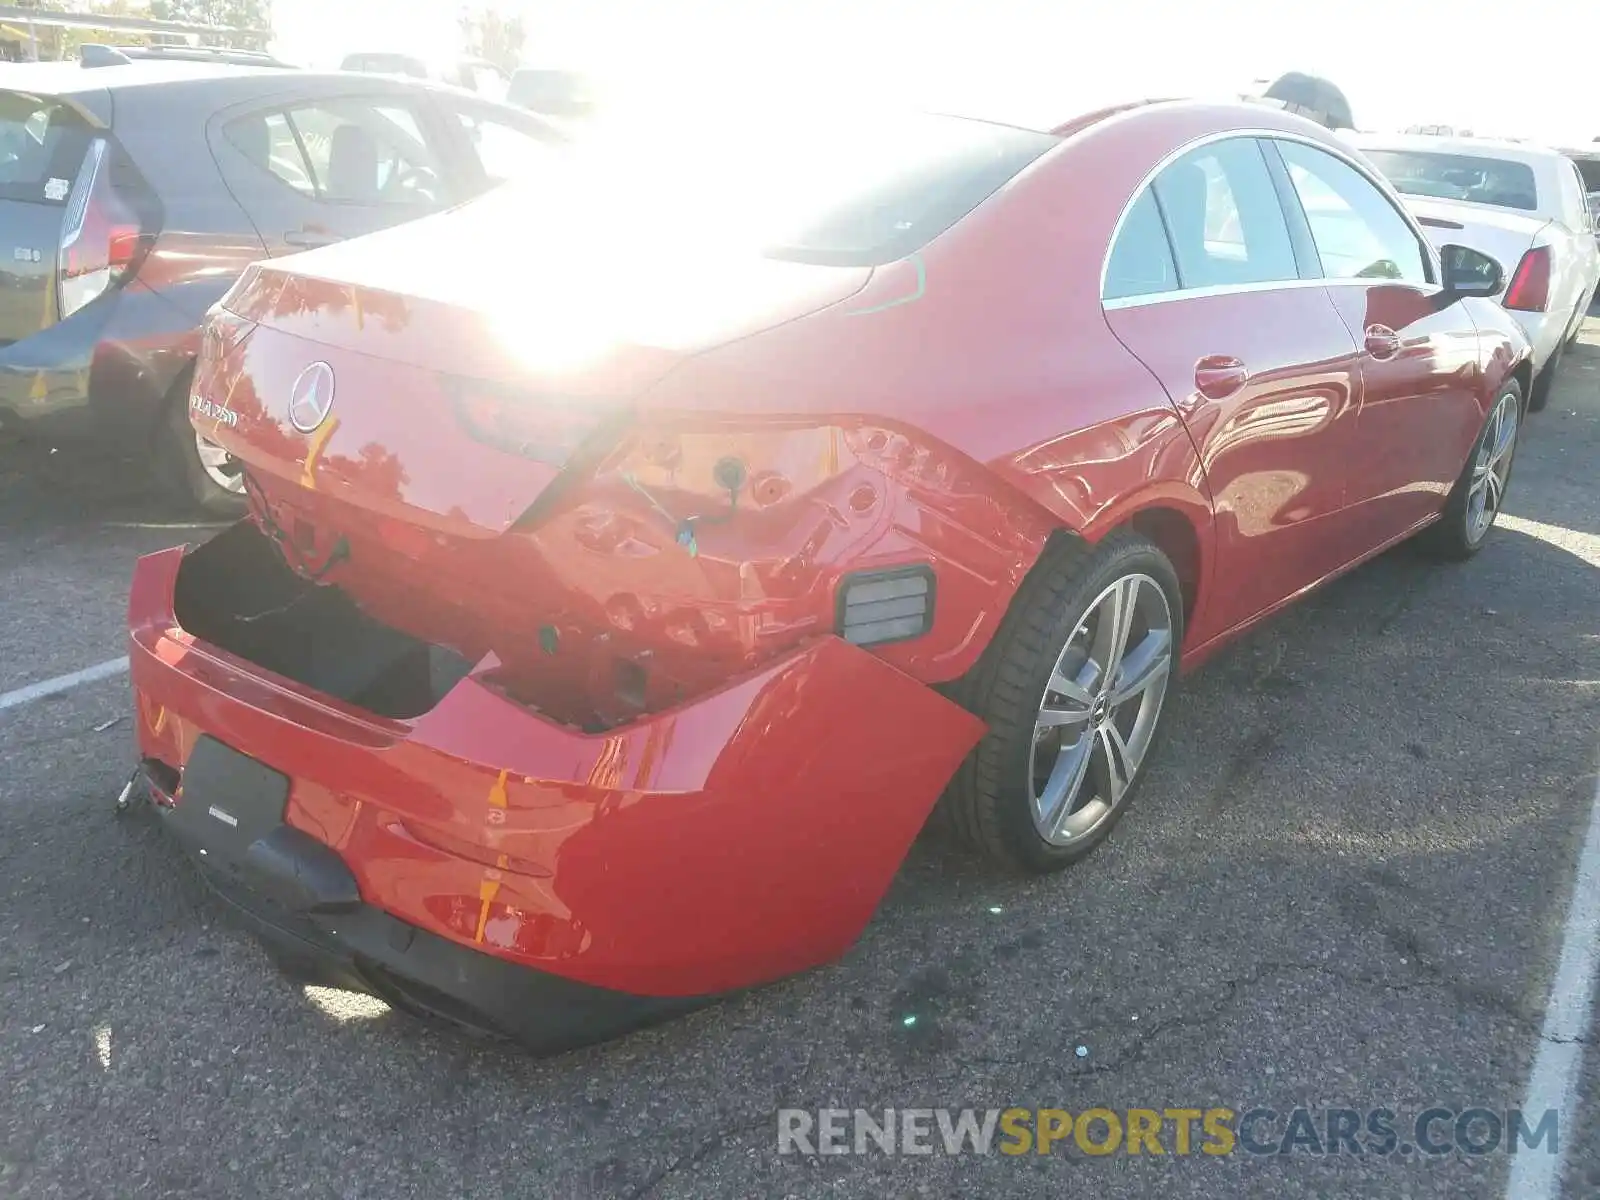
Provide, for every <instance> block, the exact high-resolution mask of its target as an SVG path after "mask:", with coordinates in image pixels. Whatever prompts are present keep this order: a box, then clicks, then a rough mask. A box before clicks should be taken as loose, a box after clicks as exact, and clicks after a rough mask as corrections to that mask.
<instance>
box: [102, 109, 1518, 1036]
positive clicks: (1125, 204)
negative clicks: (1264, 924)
mask: <svg viewBox="0 0 1600 1200" xmlns="http://www.w3.org/2000/svg"><path fill="white" fill-rule="evenodd" d="M701 132H704V131H701ZM1501 276H1502V272H1501V268H1500V266H1499V264H1496V263H1494V262H1492V261H1491V260H1489V259H1486V258H1484V257H1482V256H1481V255H1477V254H1474V253H1473V252H1471V251H1468V250H1462V249H1458V248H1455V247H1446V248H1445V250H1444V251H1443V252H1442V253H1436V252H1435V251H1434V250H1433V249H1431V248H1430V246H1429V242H1428V239H1427V238H1426V237H1425V236H1424V235H1423V232H1422V231H1421V230H1420V229H1419V228H1418V227H1417V225H1416V224H1415V222H1414V221H1413V220H1412V219H1411V218H1410V217H1409V216H1407V215H1406V211H1405V210H1404V209H1403V208H1402V207H1401V205H1400V204H1399V203H1398V202H1397V201H1396V198H1395V195H1394V193H1393V192H1392V191H1391V190H1390V189H1389V187H1388V186H1387V185H1386V184H1385V183H1384V182H1383V181H1382V179H1381V178H1380V177H1379V176H1378V175H1377V174H1376V173H1375V172H1374V171H1373V170H1372V169H1371V168H1370V167H1369V166H1368V165H1367V164H1366V163H1365V162H1364V161H1363V160H1362V159H1361V158H1360V157H1359V156H1358V155H1356V154H1355V153H1353V152H1352V151H1350V150H1349V149H1347V148H1346V147H1345V146H1344V145H1343V144H1342V143H1341V142H1339V141H1338V140H1337V139H1336V138H1335V137H1333V136H1331V135H1330V134H1329V133H1328V132H1327V131H1325V130H1323V129H1321V128H1320V127H1318V126H1316V125H1314V124H1311V123H1310V122H1308V121H1305V120H1302V119H1300V118H1298V117H1294V116H1292V115H1289V114H1285V113H1281V112H1276V111H1272V110H1270V109H1267V108H1260V107H1235V106H1215V105H1206V104H1199V103H1189V102H1184V103H1178V102H1172V103H1166V102H1163V103H1152V104H1148V105H1140V106H1135V107H1131V108H1124V109H1119V110H1112V111H1105V112H1101V113H1097V114H1094V115H1092V116H1089V117H1085V118H1082V119H1079V120H1076V121H1074V122H1072V123H1071V124H1070V125H1066V126H1063V127H1061V128H1058V129H1055V130H1053V131H1045V130H1033V129H1022V128H1016V127H1012V126H1004V125H996V124H989V123H984V122H979V121H973V120H966V119H960V118H956V117H946V116H916V117H905V118H899V117H884V118H878V117H868V116H857V117H856V118H855V119H853V120H852V121H850V122H848V123H847V124H845V125H842V126H838V127H833V126H829V127H826V128H823V127H821V126H817V125H813V126H806V127H798V128H796V129H785V128H781V127H779V128H773V129H765V128H762V129H759V130H757V131H756V132H754V133H752V134H750V135H748V136H740V137H734V136H731V135H730V136H729V137H727V138H724V139H722V140H721V141H719V140H718V139H717V138H715V137H710V136H704V137H699V138H697V139H696V141H695V144H694V145H693V146H690V145H688V144H687V143H682V144H680V143H678V142H675V141H671V140H667V139H660V140H652V139H641V144H640V145H639V146H638V147H636V148H634V149H633V150H631V151H629V152H628V153H621V152H620V150H618V149H617V148H608V149H606V150H605V151H604V152H600V151H596V152H594V153H593V154H591V155H588V156H585V154H584V153H581V152H577V153H575V154H574V156H573V158H572V160H571V161H570V162H563V163H559V164H558V163H552V165H551V168H550V170H549V172H548V173H547V175H546V176H545V177H544V178H541V179H539V180H537V181H530V182H529V183H527V184H525V185H522V186H513V187H510V188H507V189H504V190H501V191H499V192H496V193H494V194H492V195H491V196H489V197H486V198H484V199H481V200H478V201H474V202H472V203H469V204H467V205H465V206H463V207H460V208H458V209H455V210H453V211H451V212H449V213H446V214H442V215H440V216H437V217H431V218H427V219H425V220H422V221H419V222H417V223H414V224H412V225H409V226H406V227H403V228H400V229H396V230H391V231H389V232H386V233H381V234H377V235H374V236H371V237H368V238H364V239H360V240H357V241H354V242H350V243H347V244H344V245H340V246H337V247H332V248H328V249H323V250H317V251H313V252H311V253H307V254H304V255H300V256H296V257H293V258H288V259H279V260H275V261H273V262H271V263H267V264H262V265H259V266H257V267H254V268H252V269H251V270H250V271H249V273H248V274H247V275H246V276H245V277H244V278H243V279H242V280H241V281H240V282H239V283H238V285H237V286H236V287H234V288H233V290H232V291H231V292H230V293H229V295H228V296H227V297H226V298H225V299H224V300H223V302H222V303H221V304H220V305H219V307H218V308H217V309H216V310H215V311H214V313H213V316H212V319H211V320H210V322H209V325H208V328H207V331H206V336H205V344H204V350H203V353H202V359H201V363H200V367H199V370H198V373H197V377H196V380H195V385H194V391H193V396H192V399H191V415H192V418H193V420H194V422H195V424H196V426H197V428H198V429H199V430H200V431H201V432H202V433H204V434H205V436H207V437H208V438H212V439H214V440H215V441H216V442H218V443H219V444H221V445H222V446H224V447H225V448H226V449H227V450H228V451H229V452H230V453H231V454H233V455H234V456H236V457H237V459H238V460H239V461H240V462H241V463H242V464H244V477H245V479H246V481H247V484H248V491H249V495H250V501H251V516H250V517H249V518H248V519H247V520H244V521H241V522H240V523H239V524H237V525H235V526H233V527H232V528H230V529H228V530H226V531H225V532H223V533H221V534H219V535H218V536H217V537H215V538H214V539H212V540H211V541H209V542H207V543H205V544H204V545H201V546H199V547H198V548H195V549H186V548H177V549H173V550H170V551H167V552H165V553H161V554H156V555H153V556H150V557H148V558H145V559H143V560H141V562H140V563H139V566H138V569H137V573H136V575H135V578H134V581H133V590H132V598H131V601H130V611H129V625H130V643H131V660H132V675H133V684H134V691H135V699H136V705H137V724H138V737H139V743H140V747H141V752H142V755H143V760H142V764H141V770H142V772H143V774H144V775H145V777H146V778H147V779H148V782H149V785H150V790H151V792H152V794H153V798H154V800H155V801H156V806H157V809H158V811H159V812H160V813H161V814H162V816H163V819H164V821H165V823H166V824H167V825H168V826H169V827H170V829H171V830H172V831H173V833H174V834H175V835H177V836H178V837H179V838H180V840H181V841H182V842H183V843H184V844H185V845H186V846H187V847H188V848H189V849H190V850H191V851H193V852H194V854H195V855H196V857H197V860H198V861H199V862H200V863H201V865H202V867H203V868H204V871H205V873H206V875H207V877H208V878H209V879H210V880H211V881H212V882H213V883H214V884H215V886H216V887H217V889H218V890H219V891H220V892H221V893H222V894H223V895H224V896H225V897H227V898H228V899H230V900H231V901H232V902H233V903H234V905H236V906H237V908H239V909H240V910H242V911H243V912H244V913H245V914H247V915H248V916H249V917H250V918H251V919H252V921H253V922H254V924H255V925H256V927H257V928H258V929H259V931H260V932H261V933H262V934H263V936H264V937H265V938H266V940H267V941H268V942H269V944H271V945H273V946H275V947H276V948H277V949H278V951H279V953H280V955H281V956H282V958H283V960H284V961H285V963H286V964H288V965H290V966H292V967H293V968H294V969H295V970H297V971H300V972H302V973H303V974H305V975H306V976H307V977H312V978H317V979H321V980H323V981H327V982H334V983H338V984H342V985H344V986H349V987H356V988H362V989H366V990H369V991H372V992H374V993H376V994H378V995H380V996H382V997H384V998H386V999H388V1000H389V1001H390V1002H391V1003H394V1004H396V1005H398V1006H401V1007H404V1008H408V1009H411V1010H415V1011H423V1012H428V1013H434V1014H442V1015H444V1016H447V1017H449V1018H451V1019H453V1020H456V1021H459V1022H463V1023H466V1024H468V1025H472V1026H475V1027H478V1028H480V1029H485V1030H490V1031H497V1032H501V1033H506V1034H510V1035H513V1036H516V1037H518V1038H521V1039H523V1040H525V1041H527V1042H528V1043H530V1044H532V1045H534V1046H536V1047H539V1048H542V1049H546V1050H554V1049H559V1048H562V1047H566V1046H570V1045H574V1044H577V1043H580V1042H583V1041H588V1040H593V1039H595V1038H599V1037H604V1036H608V1035H610V1034H613V1033H616V1032H619V1031H621V1030H624V1029H627V1028H630V1027H632V1026H635V1025H638V1024H642V1023H644V1022H646V1021H649V1020H652V1019H656V1018H658V1017H660V1016H663V1015H665V1014H668V1013H671V1012H674V1011H677V1010H679V1009H682V1008H685V1007H688V1006H690V1005H693V1004H696V1003H699V1002H702V1001H704V1000H706V999H707V998H709V997H712V996H715V995H717V994H720V993H725V992H727V991H730V990H733V989H739V988H744V987H748V986H751V985H755V984H760V983H763V982H765V981H768V980H772V979H774V978H777V977H780V976H783V975H786V974H788V973H791V972H795V971H799V970H802V969H805V968H808V967H812V966H815V965H817V964H819V963H823V962H825V961H827V960H829V959H831V958H833V957H835V956H837V955H839V954H840V953H841V952H843V951H844V950H845V949H846V948H847V947H848V946H849V945H850V944H851V943H852V941H853V940H854V939H855V938H856V937H857V936H858V935H859V933H860V931H861V929H862V927H863V925H864V924H865V923H866V921H867V920H868V919H869V918H870V916H871V914H872V912H873V910H874V907H875V906H876V905H877V903H878V901H879V899H880V898H881V897H882V895H883V893H884V890H885V888H886V887H887V885H888V883H889V881H890V879H891V877H892V876H893V875H894V873H895V871H896V869H897V867H898V866H899V864H900V862H901V859H902V857H903V855H904V854H905V852H906V849H907V847H908V846H909V844H910V843H911V841H912V839H913V838H914V837H915V836H916V835H917V833H918V830H919V829H921V828H922V826H923V824H924V822H925V821H926V819H927V817H928V816H929V813H930V810H932V809H933V807H934V805H935V803H936V802H939V803H941V804H942V805H943V806H944V808H945V809H946V810H947V811H948V815H949V818H950V823H951V824H952V826H953V827H954V828H955V829H957V830H959V831H960V833H961V834H962V835H964V836H965V837H966V838H968V839H970V841H971V842H972V843H974V844H975V845H976V846H977V847H978V848H979V849H981V850H982V851H984V852H985V853H987V854H989V855H991V856H993V857H995V858H997V859H999V860H1001V861H1003V862H1005V863H1008V864H1012V865H1014V866H1016V867H1020V868H1023V869H1027V870H1035V871H1045V870H1051V869H1054V868H1057V867H1060V866H1062V865H1064V864H1066V863H1070V862H1072V861H1073V860H1075V859H1078V858H1081V857H1082V856H1083V855H1085V854H1087V853H1088V852H1089V851H1091V850H1092V849H1093V848H1094V847H1095V846H1096V845H1097V844H1098V843H1099V842H1101V841H1102V840H1103V839H1104V838H1105V837H1106V835H1107V834H1108V833H1109V831H1110V830H1111V828H1112V826H1113V825H1114V824H1115V823H1116V822H1117V820H1118V819H1119V818H1120V817H1121V816H1122V814H1123V813H1124V812H1125V811H1126V810H1127V807H1128V804H1129V802H1130V800H1131V798H1132V796H1133V793H1134V790H1135V789H1136V788H1137V786H1138V784H1139V782H1140V777H1141V775H1142V774H1143V772H1144V768H1145V766H1146V764H1147V763H1148V761H1149V759H1150V755H1151V753H1152V747H1153V745H1154V743H1155V738H1156V736H1157V734H1158V732H1159V730H1160V724H1161V717H1162V711H1163V701H1164V700H1165V698H1166V696H1167V694H1168V692H1169V689H1170V688H1171V686H1172V683H1173V680H1174V678H1175V677H1176V675H1177V673H1178V668H1179V665H1180V662H1181V663H1182V664H1183V665H1184V666H1192V665H1194V664H1196V663H1198V662H1199V661H1200V660H1202V659H1203V658H1204V657H1205V656H1206V655H1208V654H1209V653H1211V652H1212V651H1214V650H1215V649H1216V648H1217V647H1218V646H1220V645H1222V644H1223V643H1224V642H1226V641H1227V640H1228V639H1230V638H1232V637H1234V636H1236V635H1238V634H1239V633H1240V632H1241V631H1243V630H1245V629H1247V628H1249V627H1250V626H1251V625H1253V624H1255V623H1256V622H1258V621H1260V620H1261V619H1263V618H1264V617H1266V616H1268V615H1270V614H1271V613H1273V612H1274V611H1276V610H1277V609H1279V608H1281V607H1282V606H1283V605H1285V604H1286V603H1288V602H1289V601H1291V600H1293V599H1294V598H1296V597H1298V596H1301V595H1303V594H1305V593H1306V592H1307V591H1308V590H1309V589H1311V588H1313V587H1315V586H1317V585H1318V584H1320V583H1322V582H1324V581H1326V580H1328V579H1330V578H1332V577H1333V576H1336V575H1338V574H1339V573H1340V572H1342V571H1345V570H1348V569H1349V568H1351V567H1353V566H1355V565H1356V564H1358V563H1360V562H1361V561H1362V560H1364V559H1366V558H1369V557H1371V556H1372V555H1374V554H1377V553H1378V552H1379V551H1381V550H1383V549H1384V548H1385V547H1388V546H1391V545H1394V544H1395V543H1396V542H1399V541H1401V540H1402V539H1405V538H1409V537H1412V536H1413V535H1422V536H1421V538H1420V539H1419V540H1420V541H1423V542H1425V543H1426V545H1427V546H1428V547H1430V548H1431V549H1433V550H1434V551H1436V552H1438V553H1439V554H1441V555H1443V556H1446V557H1452V558H1465V557H1467V556H1469V555H1471V554H1473V553H1474V552H1475V551H1476V550H1477V549H1478V548H1479V547H1480V546H1481V545H1482V544H1483V542H1484V540H1485V538H1486V537H1487V536H1488V533H1489V530H1490V527H1491V525H1492V524H1493V522H1494V519H1495V516H1496V514H1497V512H1498V511H1499V509H1500V506H1501V503H1502V500H1503V497H1504V494H1505V487H1506V483H1507V479H1508V477H1509V474H1510V470H1511V462H1512V455H1513V452H1514V450H1515V446H1516V439H1517V431H1518V429H1519V426H1520V423H1521V421H1522V418H1523V410H1524V400H1525V397H1526V395H1527V392H1528V386H1529V363H1528V346H1527V343H1526V341H1525V339H1524V338H1523V336H1522V334H1521V333H1520V332H1519V331H1518V329H1517V327H1516V326H1515V325H1514V324H1513V322H1512V321H1511V319H1510V318H1509V317H1508V316H1507V314H1506V313H1505V312H1503V311H1502V310H1501V309H1500V308H1499V307H1497V306H1496V305H1495V304H1493V303H1492V302H1491V301H1488V300H1484V299H1482V297H1485V296H1491V295H1493V294H1494V293H1495V292H1496V291H1497V289H1498V287H1499V285H1500V282H1501ZM941 797H942V799H941Z"/></svg>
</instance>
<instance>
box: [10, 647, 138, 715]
mask: <svg viewBox="0 0 1600 1200" xmlns="http://www.w3.org/2000/svg"><path fill="white" fill-rule="evenodd" d="M127 669H128V660H127V659H126V658H113V659H112V660H111V661H110V662H103V663H100V664H98V665H96V666H93V667H85V668H84V669H83V670H81V671H74V672H73V673H72V674H71V675H60V676H57V677H56V678H55V679H46V680H43V681H42V682H40V683H30V684H29V685H28V686H27V687H25V688H18V689H17V690H16V691H14V692H4V693H0V712H4V711H5V710H6V709H8V708H20V707H21V706H22V705H24V704H31V703H32V702H33V701H35V700H42V699H44V698H45V697H46V696H54V695H56V694H57V693H58V692H67V691H71V690H72V689H73V688H75V687H78V686H79V685H80V684H85V683H94V682H95V681H97V680H100V679H110V678H111V677H112V676H113V675H121V674H122V673H123V672H124V671H126V670H127Z"/></svg>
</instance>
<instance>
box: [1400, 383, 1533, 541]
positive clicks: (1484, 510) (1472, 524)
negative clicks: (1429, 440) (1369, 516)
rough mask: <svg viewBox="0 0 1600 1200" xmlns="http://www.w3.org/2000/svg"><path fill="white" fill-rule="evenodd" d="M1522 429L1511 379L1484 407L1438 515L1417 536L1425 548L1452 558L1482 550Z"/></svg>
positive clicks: (1507, 482) (1516, 386) (1516, 388)
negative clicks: (1478, 429)
mask: <svg viewBox="0 0 1600 1200" xmlns="http://www.w3.org/2000/svg"><path fill="white" fill-rule="evenodd" d="M1521 430H1522V385H1521V384H1520V383H1518V382H1517V381H1516V380H1515V379H1512V380H1508V381H1507V382H1506V384H1505V386H1504V387H1503V388H1502V389H1501V392H1500V398H1499V399H1498V400H1496V401H1495V405H1494V407H1493V408H1492V409H1490V410H1489V417H1488V420H1486V421H1485V422H1484V423H1483V429H1482V431H1481V432H1480V433H1479V434H1478V440H1477V442H1476V443H1474V445H1473V447H1472V453H1471V454H1470V455H1468V457H1467V465H1466V466H1465V467H1463V468H1462V469H1461V475H1460V477H1459V478H1457V480H1456V483H1455V487H1454V488H1453V489H1451V492H1450V498H1449V499H1448V500H1447V501H1446V502H1445V506H1444V512H1443V514H1442V515H1441V516H1440V517H1439V520H1438V521H1437V522H1436V523H1435V524H1433V525H1430V526H1429V527H1428V529H1427V531H1426V532H1425V533H1424V534H1423V535H1422V539H1421V544H1422V545H1423V547H1424V548H1425V549H1427V550H1429V551H1431V552H1432V553H1433V554H1434V555H1435V556H1437V557H1439V558H1444V559H1451V560H1455V561H1460V560H1463V559H1468V558H1471V557H1472V556H1473V555H1474V554H1476V553H1477V552H1478V551H1479V550H1480V549H1482V547H1483V543H1484V540H1485V539H1486V538H1488V536H1489V530H1490V529H1492V528H1493V527H1494V522H1495V518H1496V517H1498V516H1499V515H1500V508H1501V506H1502V505H1503V504H1504V503H1505V496H1506V489H1507V487H1509V486H1510V483H1511V464H1512V460H1513V459H1515V457H1516V453H1517V435H1518V434H1519V433H1520V432H1521Z"/></svg>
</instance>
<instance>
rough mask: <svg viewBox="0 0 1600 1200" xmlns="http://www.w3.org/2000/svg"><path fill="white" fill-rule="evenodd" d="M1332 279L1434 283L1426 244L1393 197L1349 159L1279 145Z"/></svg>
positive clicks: (1304, 147) (1324, 269)
mask: <svg viewBox="0 0 1600 1200" xmlns="http://www.w3.org/2000/svg"><path fill="white" fill-rule="evenodd" d="M1275 144H1276V146H1277V148H1278V150H1279V152H1280V153H1281V154H1282V155H1283V162H1284V166H1285V167H1287V168H1288V171H1289V181H1290V182H1291V183H1292V184H1293V185H1294V190H1295V195H1296V196H1298V197H1299V199H1300V206H1301V207H1302V208H1303V209H1304V210H1305V214H1306V223H1307V224H1308V225H1310V227H1311V240H1312V241H1313V242H1315V243H1316V247H1317V256H1318V257H1319V258H1320V259H1321V260H1322V272H1323V274H1324V275H1326V276H1327V277H1328V278H1329V279H1390V280H1397V281H1400V282H1404V283H1414V284H1427V283H1431V282H1432V268H1431V267H1430V266H1429V265H1428V256H1427V255H1426V254H1425V253H1424V252H1423V249H1422V243H1421V242H1420V241H1419V240H1418V238H1417V236H1416V234H1414V233H1413V232H1412V231H1411V226H1410V225H1408V224H1407V223H1406V220H1405V218H1404V217H1402V216H1401V215H1400V213H1399V211H1398V210H1397V209H1396V208H1395V206H1394V205H1393V204H1392V203H1390V201H1389V198H1388V197H1387V196H1386V195H1384V194H1383V192H1382V190H1381V189H1379V188H1378V187H1377V185H1376V184H1374V183H1373V182H1372V181H1371V180H1370V179H1368V178H1367V177H1366V176H1365V175H1363V174H1362V173H1361V172H1360V171H1358V170H1356V169H1355V168H1354V167H1352V166H1351V165H1350V164H1349V163H1347V162H1345V161H1344V160H1343V159H1340V158H1337V157H1335V156H1334V155H1332V154H1329V153H1328V152H1327V151H1325V150H1318V149H1317V148H1316V147H1314V146H1307V145H1305V144H1304V143H1301V142H1289V141H1278V142H1276V143H1275Z"/></svg>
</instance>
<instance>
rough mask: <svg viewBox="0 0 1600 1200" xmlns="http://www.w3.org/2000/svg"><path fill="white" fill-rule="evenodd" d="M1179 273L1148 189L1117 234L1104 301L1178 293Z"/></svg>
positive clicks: (1153, 196) (1108, 268)
mask: <svg viewBox="0 0 1600 1200" xmlns="http://www.w3.org/2000/svg"><path fill="white" fill-rule="evenodd" d="M1177 286H1178V269H1177V267H1176V266H1175V265H1174V264H1173V261H1172V246H1171V244H1170V243H1169V242H1168V241H1167V230H1166V227H1165V226H1164V225H1163V224H1162V223H1161V210H1160V209H1158V208H1157V207H1156V196H1155V193H1154V192H1153V191H1151V190H1150V189H1149V188H1145V190H1144V191H1143V193H1141V194H1140V196H1139V198H1138V199H1137V200H1136V201H1134V203H1133V207H1132V208H1130V209H1129V210H1128V215H1127V218H1126V219H1125V220H1124V221H1123V222H1122V228H1121V230H1119V231H1118V233H1117V240H1116V244H1115V245H1113V246H1112V248H1111V258H1110V260H1109V261H1108V262H1107V264H1106V286H1105V292H1104V296H1103V298H1104V299H1106V300H1121V299H1125V298H1127V297H1129V296H1149V295H1153V294H1155V293H1156V292H1170V291H1174V290H1176V289H1177Z"/></svg>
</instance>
